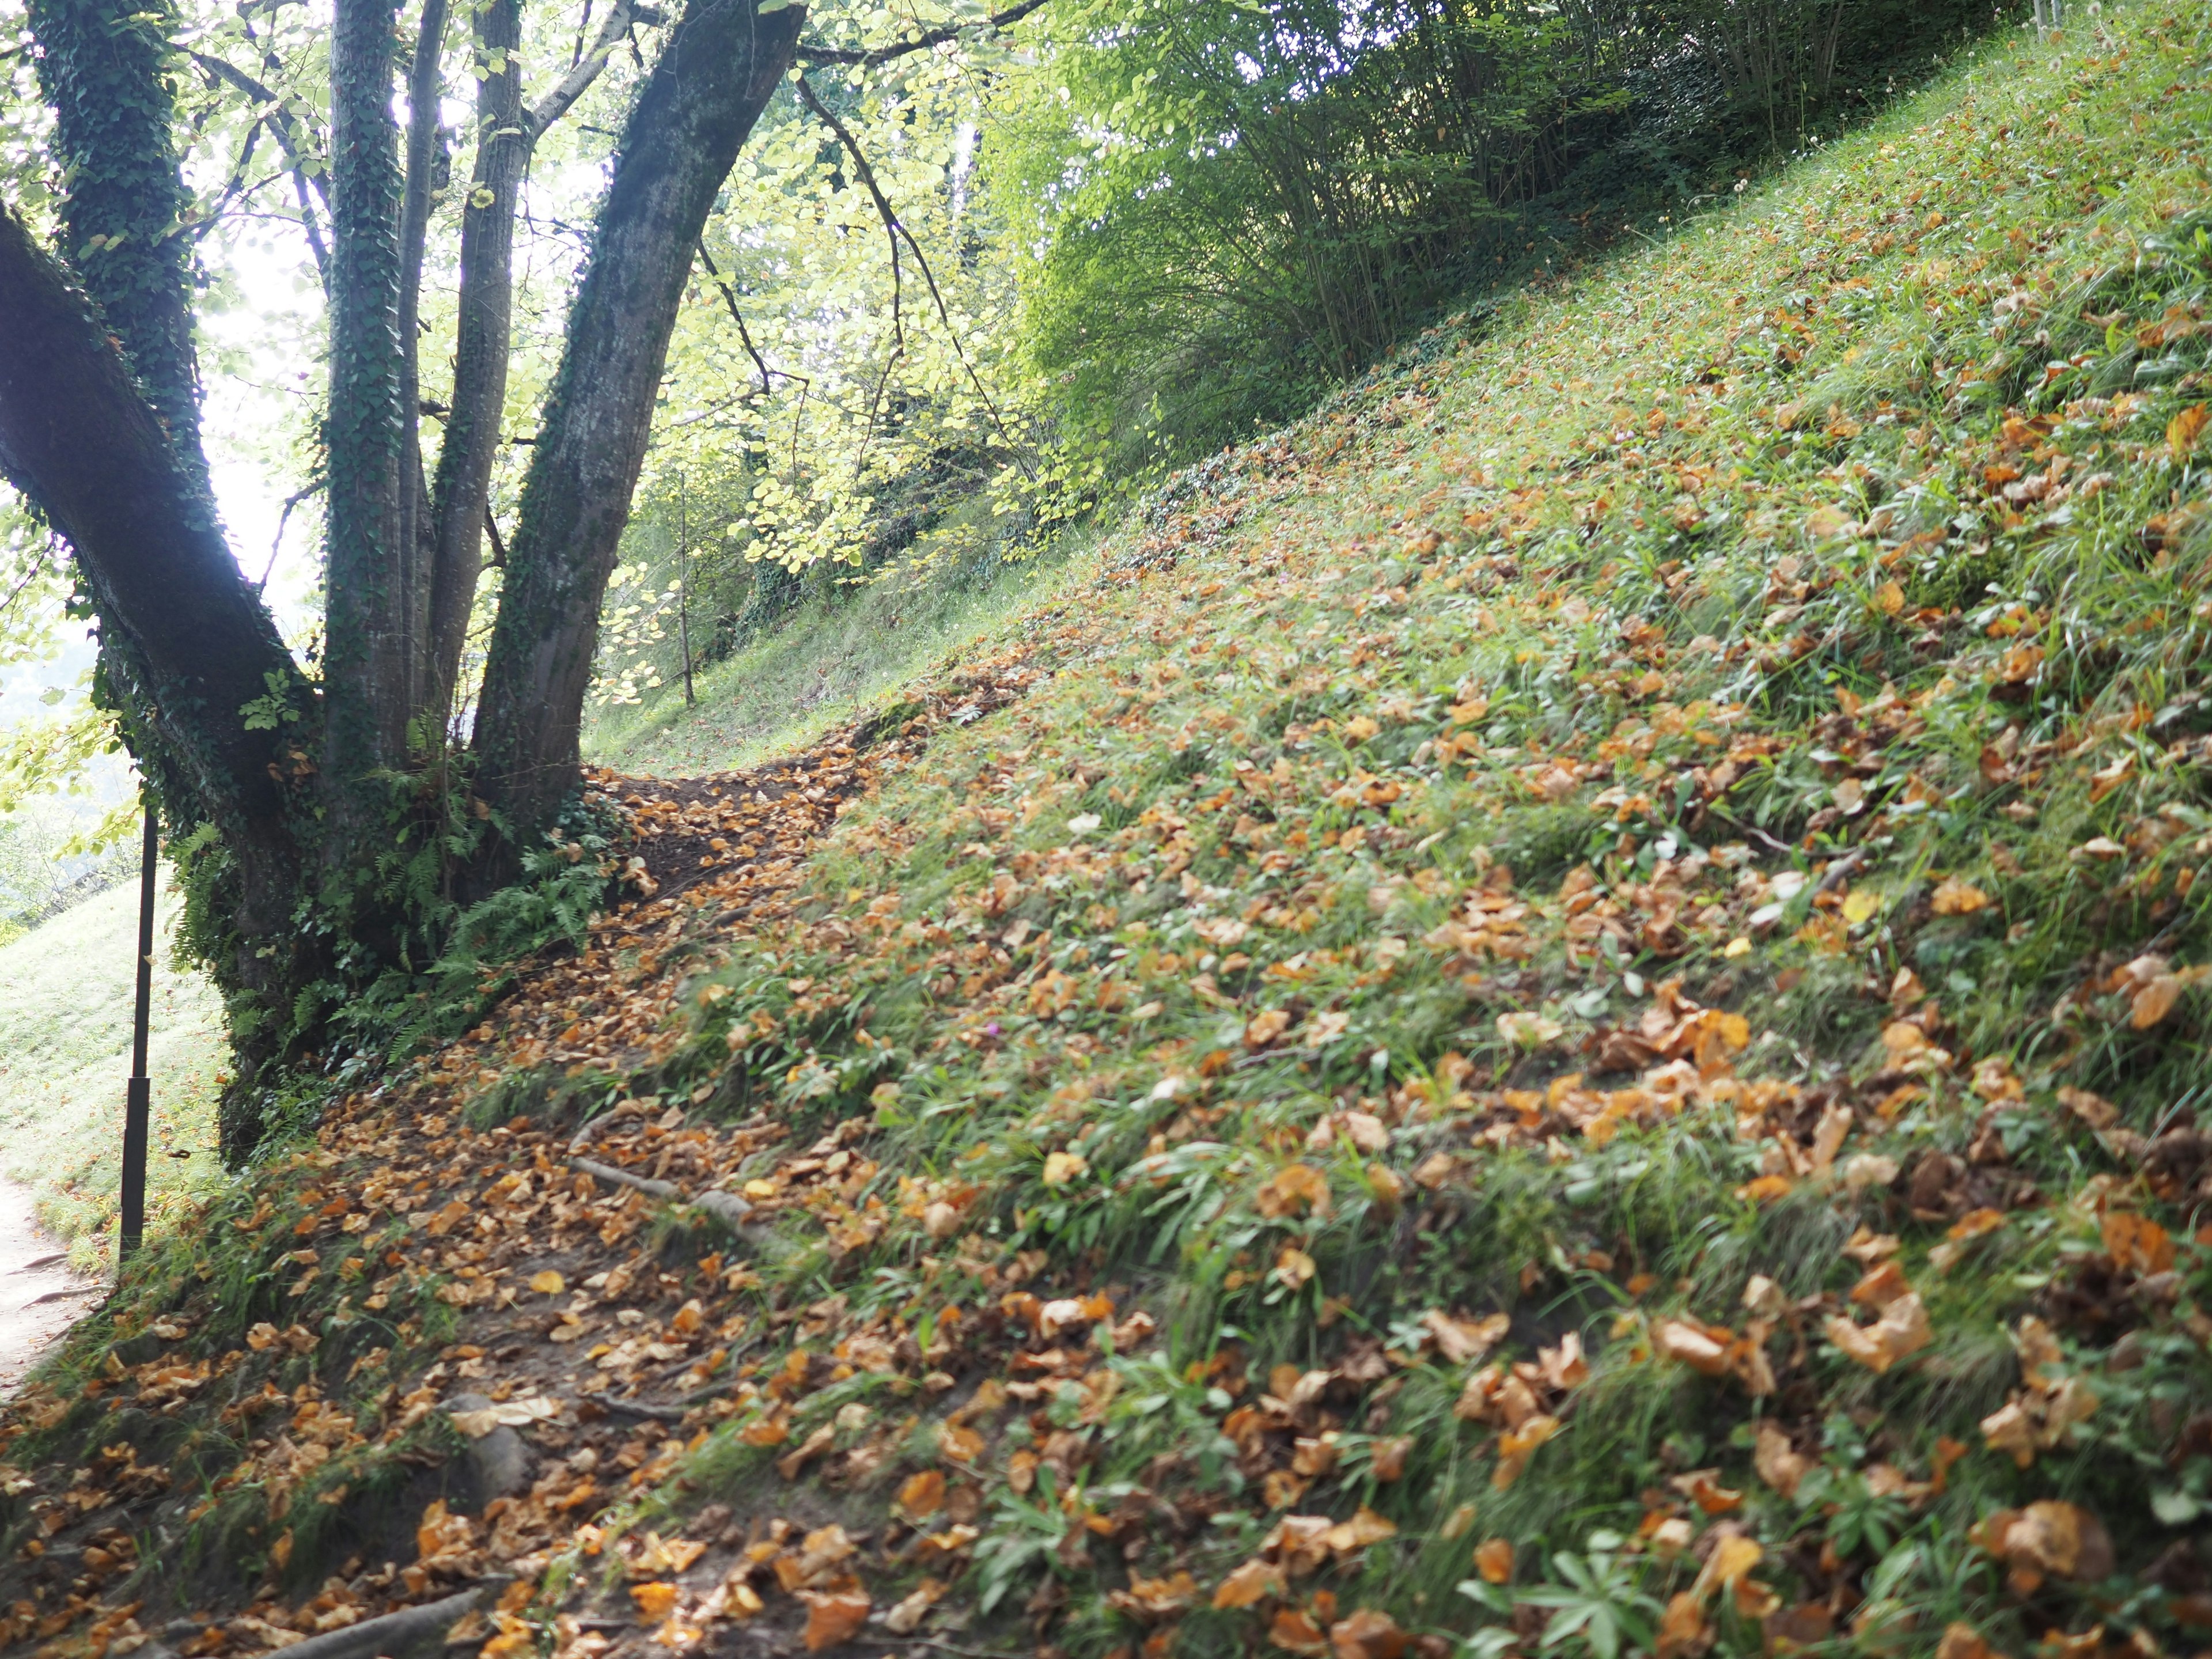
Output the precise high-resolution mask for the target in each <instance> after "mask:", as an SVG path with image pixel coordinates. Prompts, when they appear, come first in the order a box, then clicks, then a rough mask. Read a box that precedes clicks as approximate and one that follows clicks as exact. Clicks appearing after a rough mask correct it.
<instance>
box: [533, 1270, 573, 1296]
mask: <svg viewBox="0 0 2212 1659" xmlns="http://www.w3.org/2000/svg"><path fill="white" fill-rule="evenodd" d="M530 1288H531V1289H532V1290H533V1291H537V1292H538V1295H540V1296H558V1295H560V1294H561V1292H562V1291H565V1290H567V1289H568V1280H567V1279H563V1278H562V1277H561V1275H560V1274H558V1273H555V1272H554V1271H553V1270H552V1269H551V1268H550V1267H548V1268H546V1269H545V1271H544V1272H543V1273H532V1274H531V1275H530Z"/></svg>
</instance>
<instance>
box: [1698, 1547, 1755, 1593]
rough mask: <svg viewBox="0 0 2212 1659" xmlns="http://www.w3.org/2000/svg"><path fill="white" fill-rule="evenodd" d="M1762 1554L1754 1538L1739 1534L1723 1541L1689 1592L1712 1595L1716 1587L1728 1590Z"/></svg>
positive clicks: (1707, 1559)
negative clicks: (1694, 1591) (1692, 1590)
mask: <svg viewBox="0 0 2212 1659" xmlns="http://www.w3.org/2000/svg"><path fill="white" fill-rule="evenodd" d="M1765 1555H1766V1552H1765V1550H1764V1549H1762V1548H1760V1547H1759V1543H1758V1541H1756V1540H1755V1539H1750V1538H1746V1537H1745V1536H1743V1534H1741V1533H1737V1534H1732V1535H1731V1536H1729V1537H1727V1538H1723V1539H1722V1540H1721V1541H1720V1542H1719V1544H1718V1545H1717V1546H1716V1547H1714V1550H1713V1553H1712V1554H1711V1555H1710V1556H1708V1557H1707V1558H1706V1559H1705V1567H1704V1570H1703V1571H1700V1572H1699V1574H1698V1582H1697V1583H1695V1584H1694V1585H1692V1589H1694V1590H1696V1591H1697V1593H1698V1594H1699V1595H1701V1596H1702V1595H1709V1594H1711V1591H1712V1590H1713V1589H1714V1588H1715V1587H1716V1586H1717V1587H1718V1588H1720V1589H1730V1588H1732V1587H1733V1586H1734V1585H1735V1584H1736V1583H1738V1582H1739V1581H1741V1579H1742V1577H1743V1576H1744V1575H1745V1574H1746V1573H1747V1572H1749V1571H1751V1570H1752V1569H1753V1567H1755V1566H1757V1565H1759V1562H1760V1561H1761V1560H1762V1559H1765Z"/></svg>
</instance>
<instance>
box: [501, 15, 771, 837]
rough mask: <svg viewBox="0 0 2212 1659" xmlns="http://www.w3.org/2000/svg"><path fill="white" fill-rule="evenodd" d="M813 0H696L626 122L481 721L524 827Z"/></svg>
mask: <svg viewBox="0 0 2212 1659" xmlns="http://www.w3.org/2000/svg"><path fill="white" fill-rule="evenodd" d="M804 21H805V9H804V8H802V7H799V6H787V7H785V8H783V9H780V10H776V11H772V12H769V13H768V14H766V15H762V14H760V13H758V12H757V10H756V9H755V0H690V3H689V4H688V5H687V6H686V7H685V9H684V16H683V19H682V21H680V22H678V24H677V26H676V27H675V28H674V30H673V31H671V36H670V39H669V40H668V42H667V44H666V46H664V47H663V48H662V50H661V53H660V56H659V59H658V60H657V61H656V62H655V63H654V64H653V72H652V74H651V76H649V77H648V79H647V82H646V85H645V88H644V91H643V92H642V94H641V95H640V97H639V99H638V101H637V104H636V106H635V107H634V108H633V109H632V111H631V112H630V117H629V122H628V124H627V125H626V127H625V129H624V131H623V141H622V146H621V150H620V155H619V159H618V161H617V163H616V167H615V173H614V178H613V180H612V182H611V184H610V185H609V186H608V190H607V196H606V200H605V203H604V204H603V205H602V206H601V208H600V210H599V221H598V228H597V234H595V236H594V238H593V240H592V252H591V258H590V260H589V262H588V264H587V265H586V270H585V274H584V279H583V283H582V284H581V286H580V289H579V290H578V293H577V295H576V300H575V303H574V307H572V308H571V310H570V312H569V314H568V338H567V343H566V348H565V350H564V352H563V356H562V365H561V371H560V374H559V377H558V379H557V380H556V383H555V386H554V391H553V395H552V398H551V401H550V405H549V407H548V410H547V413H546V418H545V422H544V427H543V428H542V429H541V430H540V432H539V435H538V443H537V447H536V448H535V449H534V450H533V452H532V456H531V464H530V471H529V473H528V475H527V476H526V479H525V482H524V485H523V495H522V516H521V522H520V526H519V527H518V528H517V530H516V532H515V537H514V541H513V545H512V547H511V548H510V549H509V550H508V555H507V581H506V586H505V587H504V589H503V591H502V592H501V600H500V612H499V620H498V622H497V623H496V625H495V627H494V629H493V632H492V643H491V656H490V660H489V663H488V664H487V665H486V668H485V673H484V689H483V700H482V702H481V704H480V706H479V708H478V713H477V728H476V741H477V751H478V756H479V758H480V761H481V770H480V772H479V778H478V787H479V789H480V791H481V792H482V793H483V794H484V795H485V796H486V798H487V799H489V800H490V801H491V803H492V804H493V805H495V806H496V807H498V808H500V809H501V810H502V811H504V813H505V814H506V816H507V822H508V824H509V825H510V827H511V829H513V832H514V833H515V835H516V836H519V837H526V836H530V835H532V833H534V832H535V830H536V829H538V828H539V827H540V826H542V825H543V824H544V823H546V822H547V821H549V820H550V817H551V816H552V814H553V812H554V811H555V810H556V808H557V806H558V805H559V803H560V801H561V799H562V797H563V796H564V795H566V794H567V793H568V792H569V790H570V789H571V788H573V787H574V785H575V783H576V781H577V779H578V775H579V758H578V737H579V732H580V727H581V725H582V719H583V707H584V694H585V691H586V689H587V688H588V686H589V684H590V680H591V671H592V653H593V651H594V649H595V647H596V646H597V643H598V635H599V604H600V600H601V599H602V598H603V596H604V595H605V590H606V583H607V578H608V576H609V574H611V571H612V569H613V566H614V559H615V554H616V550H617V544H619V542H620V539H621V537H622V532H623V526H624V524H625V523H626V522H627V521H628V518H629V501H630V494H631V491H632V490H633V489H634V488H635V485H636V483H637V475H638V470H639V468H640V466H641V465H642V463H643V461H644V458H645V447H646V441H647V437H648V436H649V435H650V432H651V428H652V420H653V393H654V389H655V387H656V386H658V385H659V380H660V375H661V371H662V369H663V368H664V367H665V363H666V360H667V354H668V339H669V335H670V333H671V331H672V330H673V328H674V327H675V323H676V312H677V307H678V303H679V302H680V301H681V300H682V297H683V293H684V283H685V282H686V280H687V279H688V277H689V275H690V266H691V258H692V251H693V248H694V246H695V245H696V242H697V240H698V238H699V234H700V233H701V231H702V229H703V228H705V225H706V222H707V215H708V210H710V209H711V208H712V207H713V205H714V194H715V192H716V191H718V190H719V189H720V187H721V184H722V180H723V179H724V178H725V177H726V175H727V173H728V172H729V169H730V165H731V163H732V161H735V160H736V159H737V154H738V147H739V146H740V145H742V144H743V143H744V139H745V137H746V135H747V134H748V133H750V131H752V126H753V123H754V122H755V121H756V120H757V119H758V118H759V117H760V113H761V111H762V110H763V108H765V107H766V106H767V104H768V100H769V96H770V95H771V94H773V93H774V92H775V88H776V86H777V83H778V82H780V81H781V79H782V76H783V73H784V71H785V70H786V69H787V67H788V66H789V64H790V63H791V60H792V49H793V45H794V44H795V42H796V40H797V37H798V33H799V27H800V25H801V24H802V23H803V22H804Z"/></svg>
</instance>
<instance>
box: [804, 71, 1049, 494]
mask: <svg viewBox="0 0 2212 1659" xmlns="http://www.w3.org/2000/svg"><path fill="white" fill-rule="evenodd" d="M795 84H796V86H797V87H798V88H799V98H800V100H802V101H803V102H805V105H806V107H807V108H809V109H811V110H812V111H813V112H814V113H815V114H816V115H817V116H818V117H820V118H821V119H822V121H823V125H826V126H827V127H828V128H829V131H832V132H834V133H836V135H837V142H838V143H841V144H842V145H843V146H844V147H845V149H846V152H847V153H848V155H851V156H852V158H853V166H854V168H855V169H856V170H857V171H858V172H859V173H860V182H861V183H862V184H864V185H866V186H867V187H868V194H869V195H870V196H871V197H874V198H875V204H876V211H877V212H878V214H879V215H881V216H882V217H883V222H884V230H885V231H886V232H887V233H888V234H890V238H891V322H892V325H893V326H894V327H896V328H898V331H899V336H898V340H899V352H900V353H903V352H904V351H905V349H906V331H905V329H904V327H903V326H902V325H900V323H899V313H898V304H899V300H898V282H899V258H898V239H899V238H900V237H902V236H903V237H904V238H906V245H907V246H908V248H910V249H912V250H913V252H914V261H915V264H918V265H920V266H921V276H922V280H923V281H924V282H926V283H928V284H929V297H930V298H931V299H932V300H933V301H936V303H937V315H938V319H939V321H940V322H942V323H943V324H944V325H945V338H946V339H947V340H948V341H950V342H951V346H952V355H953V356H955V357H957V358H958V359H959V360H960V367H961V368H964V369H966V370H967V371H968V383H969V385H970V386H974V387H975V395H976V396H977V397H978V398H981V399H982V400H983V407H984V408H985V409H987V410H990V412H991V424H992V425H994V426H995V427H997V428H999V435H1000V437H1001V438H1004V439H1005V440H1006V447H1007V450H1008V452H1009V453H1011V454H1012V456H1013V458H1014V464H1015V465H1017V466H1018V467H1020V468H1021V470H1022V476H1023V477H1027V478H1032V479H1033V478H1035V477H1036V472H1035V471H1033V470H1031V468H1030V464H1029V461H1028V460H1027V459H1025V458H1024V456H1023V454H1022V453H1021V447H1020V446H1019V445H1018V444H1017V443H1016V442H1015V441H1014V435H1013V434H1012V433H1011V432H1009V431H1007V430H1006V421H1005V420H1004V419H1003V418H1001V416H1000V414H999V405H998V404H996V403H994V402H993V401H992V398H991V394H990V393H989V392H987V391H985V390H984V388H983V377H982V376H981V375H980V374H977V373H976V372H975V364H973V363H971V362H969V361H968V354H967V352H966V351H964V350H963V349H962V348H961V344H960V331H959V330H957V329H956V328H955V327H953V326H952V313H951V312H949V311H948V310H946V309H945V296H944V295H942V294H940V293H939V292H938V289H937V276H936V274H935V273H934V272H933V271H932V270H930V268H929V258H928V256H927V255H926V254H925V253H923V252H922V251H921V243H920V242H917V241H916V240H915V239H914V233H913V232H912V231H910V230H908V228H906V226H905V225H904V224H903V223H902V222H901V221H900V219H899V216H898V215H897V214H896V213H894V212H892V211H891V204H890V201H889V200H888V199H887V198H886V197H884V192H883V187H882V186H881V185H878V184H877V182H876V170H875V169H874V168H873V167H870V166H869V165H868V158H867V157H866V155H863V154H862V153H861V151H860V143H859V141H858V140H857V139H855V138H854V137H853V135H852V132H851V131H849V130H848V128H847V127H846V125H845V124H844V123H843V122H842V121H841V120H839V119H838V118H836V116H835V115H833V114H831V113H830V112H829V106H828V105H826V104H824V103H823V101H822V100H821V99H819V98H817V97H816V96H815V94H814V88H812V87H811V86H809V85H808V84H807V82H806V77H805V76H803V75H802V76H799V79H798V81H797V82H795ZM893 361H894V362H896V354H895V355H894V357H893ZM884 375H885V378H886V379H888V378H889V376H890V368H889V367H888V366H886V368H885V369H884ZM877 390H878V396H880V395H881V392H882V388H881V387H880V386H878V388H877ZM874 421H875V416H874V412H873V410H871V411H870V414H869V424H870V427H871V429H872V428H873V426H874ZM864 447H865V446H864Z"/></svg>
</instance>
